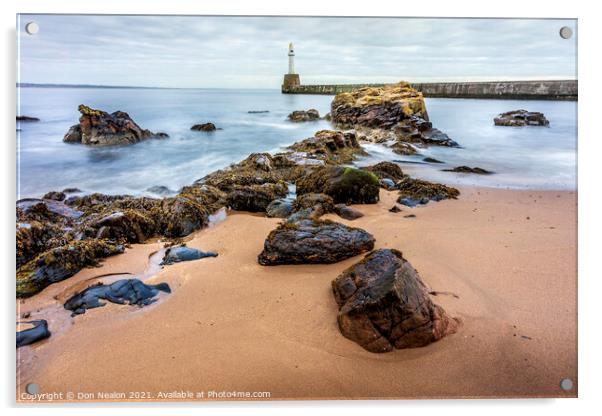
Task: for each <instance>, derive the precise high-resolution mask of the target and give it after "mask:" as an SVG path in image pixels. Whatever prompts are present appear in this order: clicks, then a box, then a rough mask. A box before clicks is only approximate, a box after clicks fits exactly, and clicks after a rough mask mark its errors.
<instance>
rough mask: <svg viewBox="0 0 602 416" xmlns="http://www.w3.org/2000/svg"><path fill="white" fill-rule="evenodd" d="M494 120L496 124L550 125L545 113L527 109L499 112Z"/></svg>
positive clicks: (516, 125) (518, 125) (519, 125)
mask: <svg viewBox="0 0 602 416" xmlns="http://www.w3.org/2000/svg"><path fill="white" fill-rule="evenodd" d="M493 122H494V124H495V125H496V126H510V127H522V126H548V125H549V124H550V122H549V121H548V119H547V118H546V117H545V116H544V115H543V113H538V112H535V111H527V110H514V111H508V112H506V113H502V114H498V116H497V117H495V118H494V119H493Z"/></svg>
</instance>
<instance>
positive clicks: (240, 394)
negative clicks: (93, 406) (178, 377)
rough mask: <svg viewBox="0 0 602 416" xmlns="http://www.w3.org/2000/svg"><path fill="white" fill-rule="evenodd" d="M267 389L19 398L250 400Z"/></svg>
mask: <svg viewBox="0 0 602 416" xmlns="http://www.w3.org/2000/svg"><path fill="white" fill-rule="evenodd" d="M271 397H272V393H271V392H269V391H228V390H207V391H190V390H173V391H159V392H155V393H153V392H142V391H131V392H117V391H112V392H47V393H35V394H29V393H27V392H23V393H21V400H24V401H32V402H53V401H78V400H81V401H93V400H203V399H209V400H219V399H225V400H237V399H240V400H252V399H270V398H271Z"/></svg>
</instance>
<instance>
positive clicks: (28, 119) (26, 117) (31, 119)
mask: <svg viewBox="0 0 602 416" xmlns="http://www.w3.org/2000/svg"><path fill="white" fill-rule="evenodd" d="M17 121H28V122H31V121H40V119H39V118H37V117H30V116H17Z"/></svg>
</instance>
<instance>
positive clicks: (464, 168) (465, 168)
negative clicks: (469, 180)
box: [443, 166, 493, 175]
mask: <svg viewBox="0 0 602 416" xmlns="http://www.w3.org/2000/svg"><path fill="white" fill-rule="evenodd" d="M443 171H444V172H459V173H476V174H477V175H491V174H492V173H493V172H490V171H488V170H485V169H483V168H479V167H475V168H471V167H468V166H457V167H455V168H453V169H443Z"/></svg>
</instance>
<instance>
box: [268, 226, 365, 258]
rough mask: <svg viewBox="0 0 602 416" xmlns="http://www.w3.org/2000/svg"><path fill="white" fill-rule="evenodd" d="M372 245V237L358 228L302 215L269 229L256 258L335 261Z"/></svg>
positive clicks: (354, 254)
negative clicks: (294, 220) (296, 220)
mask: <svg viewBox="0 0 602 416" xmlns="http://www.w3.org/2000/svg"><path fill="white" fill-rule="evenodd" d="M373 247H374V237H373V236H372V235H371V234H369V233H368V232H366V231H364V230H362V229H359V228H351V227H348V226H346V225H343V224H339V223H336V222H332V221H323V220H314V219H305V220H301V221H298V222H294V223H290V222H286V223H283V224H281V225H279V226H278V228H276V229H275V230H273V231H272V232H271V233H270V234H269V235H268V237H267V239H266V240H265V243H264V248H263V251H262V252H261V254H259V257H258V261H259V264H261V265H263V266H273V265H278V264H317V263H336V262H338V261H341V260H344V259H347V258H349V257H353V256H357V255H358V254H361V253H363V252H366V251H369V250H372V248H373Z"/></svg>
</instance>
